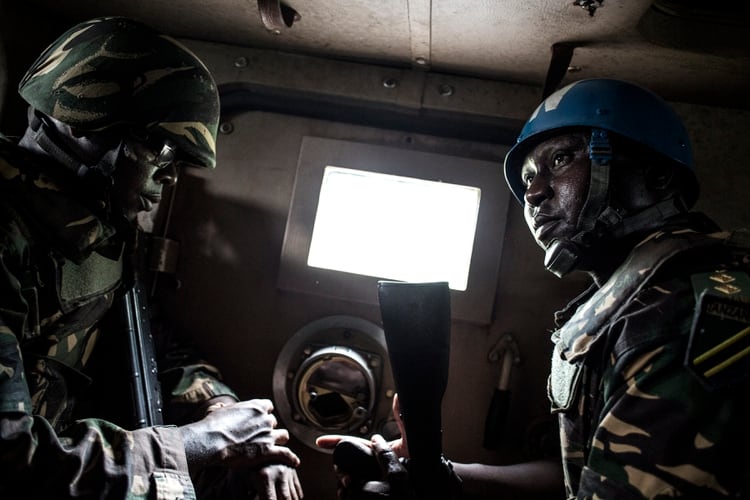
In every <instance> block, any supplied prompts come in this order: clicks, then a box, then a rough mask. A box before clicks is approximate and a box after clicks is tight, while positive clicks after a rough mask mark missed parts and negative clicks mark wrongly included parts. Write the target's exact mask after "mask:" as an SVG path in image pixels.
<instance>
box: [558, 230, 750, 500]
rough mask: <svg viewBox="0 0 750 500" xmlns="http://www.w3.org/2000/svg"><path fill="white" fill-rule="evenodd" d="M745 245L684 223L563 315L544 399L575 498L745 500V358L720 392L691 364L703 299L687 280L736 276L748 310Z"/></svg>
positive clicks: (713, 337)
mask: <svg viewBox="0 0 750 500" xmlns="http://www.w3.org/2000/svg"><path fill="white" fill-rule="evenodd" d="M738 242H739V243H738ZM748 243H750V240H748V234H747V233H742V232H738V233H735V234H730V233H713V234H701V232H697V231H694V230H691V229H690V228H689V226H683V227H680V228H678V229H672V230H669V231H666V230H665V231H662V232H659V233H656V234H654V235H652V236H651V237H650V238H649V239H647V240H646V241H644V242H642V243H641V244H640V245H639V246H638V247H636V248H635V250H634V251H633V252H632V253H631V255H630V256H629V258H628V259H627V261H626V262H625V263H624V264H623V265H622V266H621V267H620V268H619V269H618V270H617V271H615V273H614V274H613V276H612V277H611V278H610V279H609V280H608V281H607V283H606V284H604V285H603V286H602V287H601V288H600V289H595V288H592V289H591V290H590V291H588V292H586V293H584V294H583V295H582V296H581V297H579V298H578V299H576V300H575V301H574V302H572V303H571V304H570V305H569V306H568V308H567V309H566V311H564V312H562V313H561V314H560V315H559V317H558V320H559V321H561V322H564V324H563V326H562V327H561V328H560V329H559V330H557V331H556V332H555V333H554V335H553V340H554V342H555V349H554V354H553V357H552V371H551V375H550V380H549V386H548V392H549V396H550V400H551V401H552V409H553V411H554V412H558V413H559V422H560V430H561V442H562V447H563V465H564V472H565V479H566V481H565V482H566V490H567V494H568V496H569V498H618V499H622V498H672V497H676V496H688V497H690V498H714V497H725V496H734V497H740V495H742V492H744V494H747V493H748V490H747V485H745V484H741V482H742V481H743V476H744V477H745V478H747V477H748V472H750V457H748V455H747V453H746V450H747V449H748V448H750V426H748V424H747V423H748V422H750V408H749V407H750V405H749V404H748V401H747V399H748V397H747V394H748V393H747V374H748V372H749V370H748V366H747V364H746V361H745V362H744V363H745V364H743V360H742V359H740V361H738V362H736V363H734V364H733V365H731V366H730V368H731V371H732V377H731V378H730V379H729V380H724V381H723V383H722V384H721V386H711V384H709V383H707V382H706V380H703V379H700V378H699V377H697V376H695V375H694V374H693V373H691V371H690V370H688V368H686V353H687V352H688V349H689V342H690V341H689V339H690V335H691V329H692V325H693V322H694V319H696V318H695V317H694V316H695V315H694V311H695V310H696V298H697V297H699V296H700V293H701V292H702V291H703V290H702V289H701V287H698V288H696V287H694V286H693V285H692V284H691V276H700V275H701V274H700V273H704V272H705V273H716V272H717V271H718V270H721V271H722V273H730V274H731V273H734V274H735V275H736V276H738V277H739V281H737V283H743V284H742V285H741V286H738V287H735V288H734V289H733V290H732V292H731V293H732V294H735V296H743V295H744V301H745V303H747V301H748V300H749V299H748V296H750V288H749V287H746V286H745V285H750V281H748V276H747V273H748V271H749V270H750V250H749V245H748ZM714 284H717V283H716V282H714ZM714 293H716V292H715V291H714ZM740 302H742V301H740ZM743 307H746V306H743ZM745 320H748V318H747V316H745ZM744 326H745V327H746V326H747V324H745V325H744ZM709 330H710V329H709ZM735 332H736V330H735ZM703 333H706V332H703ZM720 334H721V332H719V331H707V333H706V335H707V337H706V338H707V340H708V342H709V344H711V345H718V344H719V343H720V340H721V339H720ZM695 342H698V340H697V339H696V340H695ZM740 343H741V342H740ZM745 345H746V344H745ZM740 347H743V346H740ZM744 481H745V482H747V481H748V480H747V479H744Z"/></svg>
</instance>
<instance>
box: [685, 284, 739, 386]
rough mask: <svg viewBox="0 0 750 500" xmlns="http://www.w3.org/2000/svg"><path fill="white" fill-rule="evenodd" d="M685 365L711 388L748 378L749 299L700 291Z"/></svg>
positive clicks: (718, 292)
mask: <svg viewBox="0 0 750 500" xmlns="http://www.w3.org/2000/svg"><path fill="white" fill-rule="evenodd" d="M685 365H686V366H687V367H688V369H690V370H691V371H692V372H693V373H694V374H695V375H696V376H697V377H698V378H699V379H700V380H701V381H702V382H703V383H704V384H706V385H707V386H709V387H711V388H718V387H722V386H726V385H732V384H734V383H737V382H739V381H742V380H745V379H746V378H747V377H748V375H750V297H748V296H747V295H739V294H722V291H720V290H717V291H711V290H710V289H706V290H704V291H703V293H702V294H701V296H700V298H699V301H698V306H697V307H696V309H695V315H694V317H693V326H692V329H691V332H690V342H689V345H688V350H687V356H686V358H685Z"/></svg>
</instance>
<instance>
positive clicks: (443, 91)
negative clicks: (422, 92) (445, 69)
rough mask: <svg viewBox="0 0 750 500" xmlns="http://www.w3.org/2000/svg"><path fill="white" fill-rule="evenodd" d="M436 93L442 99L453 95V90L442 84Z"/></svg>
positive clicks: (449, 86)
mask: <svg viewBox="0 0 750 500" xmlns="http://www.w3.org/2000/svg"><path fill="white" fill-rule="evenodd" d="M438 92H440V95H441V96H443V97H450V96H452V95H453V92H454V89H453V87H452V86H451V85H448V84H447V83H444V84H442V85H441V86H440V87H438Z"/></svg>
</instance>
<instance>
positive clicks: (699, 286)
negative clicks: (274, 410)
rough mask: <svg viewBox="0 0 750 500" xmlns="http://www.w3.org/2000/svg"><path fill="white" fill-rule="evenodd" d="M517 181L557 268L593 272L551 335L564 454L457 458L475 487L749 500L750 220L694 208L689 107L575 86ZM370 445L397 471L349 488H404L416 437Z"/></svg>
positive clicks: (390, 491) (358, 492)
mask: <svg viewBox="0 0 750 500" xmlns="http://www.w3.org/2000/svg"><path fill="white" fill-rule="evenodd" d="M505 176H506V180H507V183H508V185H509V187H510V189H511V191H512V192H513V194H514V196H515V198H516V199H517V200H518V202H519V203H521V204H522V205H523V210H524V218H525V220H526V223H527V225H528V227H529V230H530V231H531V234H532V236H533V238H534V239H535V241H536V242H537V243H538V244H539V245H540V246H541V247H542V249H544V252H545V259H544V260H545V262H544V265H545V266H546V268H547V269H548V270H549V271H550V272H552V273H554V274H555V275H557V276H559V277H562V276H565V275H567V274H568V273H571V272H585V273H587V274H588V275H589V276H590V277H591V281H592V284H591V287H590V288H589V289H588V290H587V291H586V292H585V293H583V294H581V295H580V296H579V297H577V298H575V299H574V300H573V301H572V302H571V303H570V304H569V305H568V306H567V307H566V308H565V309H564V310H562V311H560V312H558V313H557V314H556V318H555V320H556V324H557V329H556V331H554V332H553V335H552V340H553V342H554V350H553V355H552V368H551V373H550V376H549V381H548V397H549V400H550V403H551V410H552V413H553V414H556V415H557V417H558V422H559V430H560V442H561V446H560V452H561V460H560V461H557V462H553V461H537V462H529V463H523V464H514V465H507V466H486V465H479V464H453V470H454V471H455V473H456V474H457V476H458V477H460V479H461V480H462V487H463V491H464V493H467V494H472V495H477V496H479V497H480V498H504V496H503V495H508V497H509V498H543V497H546V496H548V495H549V496H551V497H553V498H562V497H566V498H617V499H621V498H627V499H636V498H639V499H640V498H673V497H687V498H748V495H750V479H749V478H750V474H749V473H750V457H748V456H747V453H746V450H747V449H748V447H750V426H748V425H747V422H748V421H750V420H749V419H750V402H749V401H750V400H749V398H748V397H747V394H748V388H749V385H750V376H749V375H750V356H748V354H749V353H750V232H748V231H744V230H737V231H721V230H720V229H719V228H718V227H717V225H716V224H715V223H714V222H712V221H711V220H710V219H709V218H708V217H707V216H705V215H703V214H701V213H698V212H693V211H691V208H692V206H693V205H694V203H695V201H696V199H697V196H698V183H697V181H696V177H695V175H694V170H693V159H692V153H691V149H690V141H689V139H688V135H687V133H686V131H685V128H684V126H683V124H682V122H681V120H680V119H679V117H678V116H677V115H676V114H675V112H674V111H673V110H672V109H671V107H670V106H668V105H667V103H666V102H665V101H663V100H662V99H661V98H660V97H658V96H656V95H655V94H653V93H652V92H650V91H649V90H647V89H644V88H642V87H640V86H638V85H634V84H631V83H628V82H623V81H617V80H611V79H591V80H582V81H579V82H575V83H573V84H570V85H568V86H566V87H564V88H562V89H560V90H558V91H557V92H555V93H553V94H552V95H550V96H549V97H548V98H547V99H545V100H544V102H543V103H542V104H541V105H540V106H539V107H538V108H537V109H536V110H535V111H534V113H533V114H532V116H531V118H530V119H529V120H528V122H527V123H526V125H525V126H524V128H523V130H522V132H521V134H520V136H519V138H518V141H517V143H516V144H515V145H514V146H513V147H512V148H511V150H510V151H509V152H508V154H507V156H506V158H505ZM340 439H341V438H340V437H337V436H323V437H321V438H320V439H319V444H320V445H321V446H324V447H329V448H330V447H335V446H341V445H339V444H338V443H339V440H340ZM369 445H370V446H372V447H373V448H374V449H375V450H376V451H377V452H378V453H377V457H378V458H379V462H380V463H381V464H382V465H383V466H384V467H385V468H384V470H387V471H389V474H386V475H385V477H379V478H378V477H365V478H361V477H356V475H353V474H348V475H347V476H346V477H345V483H346V485H347V486H348V488H345V489H343V490H342V491H343V492H346V494H347V495H348V496H349V498H374V497H376V496H378V495H379V496H380V497H381V498H382V497H383V496H389V497H391V498H408V497H409V496H408V494H401V493H400V492H404V491H408V488H404V486H403V485H404V477H405V476H404V473H405V470H404V466H403V465H402V464H401V463H400V462H399V460H398V457H399V456H400V457H405V456H408V446H405V443H403V442H402V441H400V440H399V441H396V442H392V443H386V442H385V441H384V440H383V439H382V437H380V436H373V439H372V442H371V443H369ZM391 450H392V451H394V452H395V453H388V452H389V451H391ZM560 463H561V464H562V467H561V468H560ZM337 465H339V466H342V467H343V464H337ZM406 469H408V462H407V464H406ZM372 481H375V482H374V483H373V482H372ZM362 485H365V486H364V487H363V486H362ZM374 485H378V487H377V488H376V487H374ZM563 485H564V488H565V489H564V491H563V489H562V488H563ZM374 492H376V493H377V494H373V493H374ZM397 493H398V494H397ZM475 497H476V496H472V497H471V498H475ZM446 498H455V497H448V496H446Z"/></svg>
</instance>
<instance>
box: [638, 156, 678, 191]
mask: <svg viewBox="0 0 750 500" xmlns="http://www.w3.org/2000/svg"><path fill="white" fill-rule="evenodd" d="M675 170H676V169H675V166H674V165H672V164H670V163H668V162H659V163H651V164H649V165H648V166H646V168H645V170H644V176H645V180H646V187H647V188H648V189H651V190H654V191H664V190H665V189H667V188H669V187H670V186H671V185H672V184H673V181H674V179H675Z"/></svg>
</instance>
